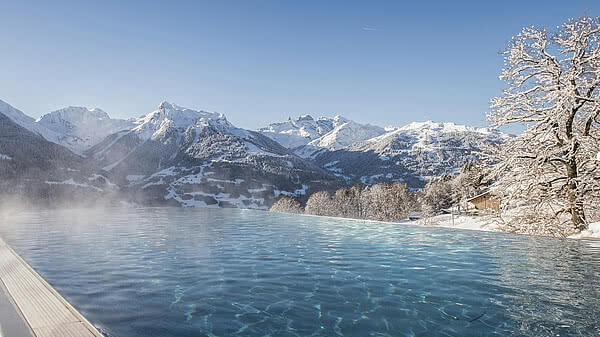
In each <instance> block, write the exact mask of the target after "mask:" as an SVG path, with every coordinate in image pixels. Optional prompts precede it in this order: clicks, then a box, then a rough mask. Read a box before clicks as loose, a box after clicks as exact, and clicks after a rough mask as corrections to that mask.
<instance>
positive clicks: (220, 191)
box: [85, 102, 339, 208]
mask: <svg viewBox="0 0 600 337" xmlns="http://www.w3.org/2000/svg"><path fill="white" fill-rule="evenodd" d="M134 124H135V125H136V126H135V127H134V128H133V129H131V130H128V131H120V132H117V133H115V134H112V135H110V136H109V137H107V138H106V139H105V140H104V141H102V142H100V143H99V144H97V145H95V146H93V147H92V148H91V149H90V150H88V151H87V152H86V153H85V154H86V155H87V156H88V158H90V159H93V160H94V161H95V163H96V164H97V165H99V166H100V167H103V168H104V170H105V171H107V175H108V176H109V177H110V179H111V180H113V181H117V182H119V183H121V184H122V185H126V186H127V187H128V191H129V192H130V193H131V196H132V197H134V198H135V199H136V201H138V202H144V203H156V204H161V203H165V202H167V203H172V204H176V205H181V206H189V207H192V206H214V207H231V206H233V207H252V208H267V207H268V206H270V203H271V202H272V201H273V199H275V198H276V197H278V196H279V195H280V194H293V195H297V196H302V195H304V194H306V192H307V189H309V188H315V187H316V186H318V185H331V184H337V183H339V181H337V179H336V178H335V176H333V175H332V174H331V173H329V172H327V171H326V170H323V169H321V168H319V167H317V166H316V165H314V164H312V163H311V162H308V161H306V160H303V159H301V158H299V157H297V156H295V155H294V154H292V153H291V152H290V151H289V150H288V149H286V148H285V147H283V146H281V145H280V144H278V143H277V142H275V141H273V140H272V139H270V138H268V137H266V136H264V135H263V134H261V133H259V132H255V131H249V130H244V129H240V128H237V127H235V126H233V125H232V124H231V123H229V121H227V119H226V118H225V116H224V115H223V114H220V113H215V112H206V111H195V110H191V109H187V108H183V107H180V106H178V105H176V104H171V103H168V102H163V103H161V104H160V105H159V106H158V108H157V109H156V110H154V111H152V112H151V113H149V114H147V115H145V116H143V117H141V118H138V119H137V120H135V121H134Z"/></svg>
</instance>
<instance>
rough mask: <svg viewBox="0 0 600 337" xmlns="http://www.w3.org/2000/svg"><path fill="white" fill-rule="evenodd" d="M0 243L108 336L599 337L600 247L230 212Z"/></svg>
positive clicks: (122, 218) (80, 216) (31, 222)
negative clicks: (10, 248) (4, 244)
mask: <svg viewBox="0 0 600 337" xmlns="http://www.w3.org/2000/svg"><path fill="white" fill-rule="evenodd" d="M0 236H1V237H2V238H3V239H4V240H5V241H6V242H7V243H9V244H10V245H11V246H12V247H13V248H14V249H15V250H16V251H17V252H18V253H19V254H20V255H21V256H22V257H23V258H24V259H25V260H27V261H28V262H29V263H30V264H31V265H32V266H33V267H34V268H35V269H36V270H37V271H38V272H39V273H40V274H41V275H42V276H43V277H44V278H45V279H46V280H48V282H49V283H50V284H52V285H53V286H54V287H55V288H56V289H57V290H58V291H59V292H60V293H61V294H62V295H63V296H65V297H66V298H67V299H68V300H69V301H70V302H71V303H72V304H73V305H74V306H75V307H76V308H78V309H79V310H80V311H81V312H82V313H83V314H84V315H85V316H86V317H87V318H88V319H89V320H90V321H91V322H92V323H94V324H95V325H96V326H98V327H99V328H100V329H101V330H102V331H103V332H104V333H105V334H107V335H109V336H119V337H126V336H140V337H141V336H144V337H146V336H600V323H599V318H600V243H599V242H597V241H576V240H557V239H551V238H542V237H530V236H517V235H509V234H500V233H483V232H471V231H459V230H450V229H440V228H426V227H417V226H409V225H399V224H386V223H378V222H368V221H354V220H344V219H333V218H324V217H312V216H295V215H286V214H274V213H268V212H262V211H250V210H235V209H233V210H232V209H193V210H190V209H178V208H143V209H108V210H77V211H76V210H70V211H35V212H34V211H31V212H25V213H21V214H19V215H18V216H10V217H8V216H5V217H0Z"/></svg>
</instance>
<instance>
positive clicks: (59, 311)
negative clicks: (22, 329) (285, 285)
mask: <svg viewBox="0 0 600 337" xmlns="http://www.w3.org/2000/svg"><path fill="white" fill-rule="evenodd" d="M0 280H1V282H2V286H3V288H4V292H5V293H6V295H7V296H8V297H9V300H10V302H12V303H13V304H14V306H15V307H16V308H15V309H16V311H17V312H18V313H19V314H20V315H19V316H20V317H21V318H22V319H23V321H24V323H25V326H27V327H28V328H29V330H30V331H29V334H31V335H33V336H35V337H103V335H102V334H101V333H100V332H98V330H97V329H96V328H95V327H94V326H93V325H92V324H91V323H90V322H88V320H87V319H85V317H83V315H81V314H80V313H79V312H78V311H77V310H76V309H75V308H73V306H72V305H71V304H69V302H67V300H65V299H64V298H63V297H62V296H61V295H60V294H59V293H58V292H57V291H56V290H55V289H54V288H52V286H51V285H50V284H48V282H46V281H45V280H44V279H43V278H42V277H41V276H40V275H38V273H36V272H35V271H34V270H33V268H31V266H29V264H27V262H25V261H24V260H23V259H22V258H21V257H20V256H19V255H17V253H15V251H14V250H12V248H10V247H9V246H8V245H7V244H6V243H5V242H4V241H3V240H2V239H1V238H0ZM0 337H2V332H0Z"/></svg>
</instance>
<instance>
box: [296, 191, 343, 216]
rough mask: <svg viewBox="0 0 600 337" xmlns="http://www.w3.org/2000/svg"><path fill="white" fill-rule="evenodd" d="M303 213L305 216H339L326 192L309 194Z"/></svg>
mask: <svg viewBox="0 0 600 337" xmlns="http://www.w3.org/2000/svg"><path fill="white" fill-rule="evenodd" d="M304 211H305V213H306V214H312V215H325V216H337V215H338V214H339V213H338V211H337V210H336V209H335V206H334V203H333V201H332V200H331V196H330V195H329V192H327V191H320V192H316V193H313V194H311V195H310V197H309V198H308V201H307V202H306V207H305V208H304Z"/></svg>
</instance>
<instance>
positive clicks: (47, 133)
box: [0, 100, 65, 144]
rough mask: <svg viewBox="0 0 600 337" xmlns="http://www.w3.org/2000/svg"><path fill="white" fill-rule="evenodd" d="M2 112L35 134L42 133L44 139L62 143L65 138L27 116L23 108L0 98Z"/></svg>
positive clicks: (0, 111) (0, 110)
mask: <svg viewBox="0 0 600 337" xmlns="http://www.w3.org/2000/svg"><path fill="white" fill-rule="evenodd" d="M0 113H1V114H3V115H4V116H6V117H8V118H10V119H11V120H12V121H13V122H15V123H17V124H18V125H20V126H21V127H23V128H25V129H27V130H29V131H31V132H33V133H34V134H37V135H40V136H42V137H43V138H44V139H46V140H48V141H51V142H53V143H57V144H61V142H62V141H63V140H64V138H65V137H64V136H63V135H61V134H60V133H58V132H55V131H52V130H50V129H48V128H46V127H45V126H43V125H41V124H39V123H36V121H35V119H33V118H31V117H29V116H27V115H26V114H24V113H23V112H22V111H21V110H18V109H16V108H14V107H12V106H11V105H9V104H8V103H6V102H4V101H2V100H0Z"/></svg>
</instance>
